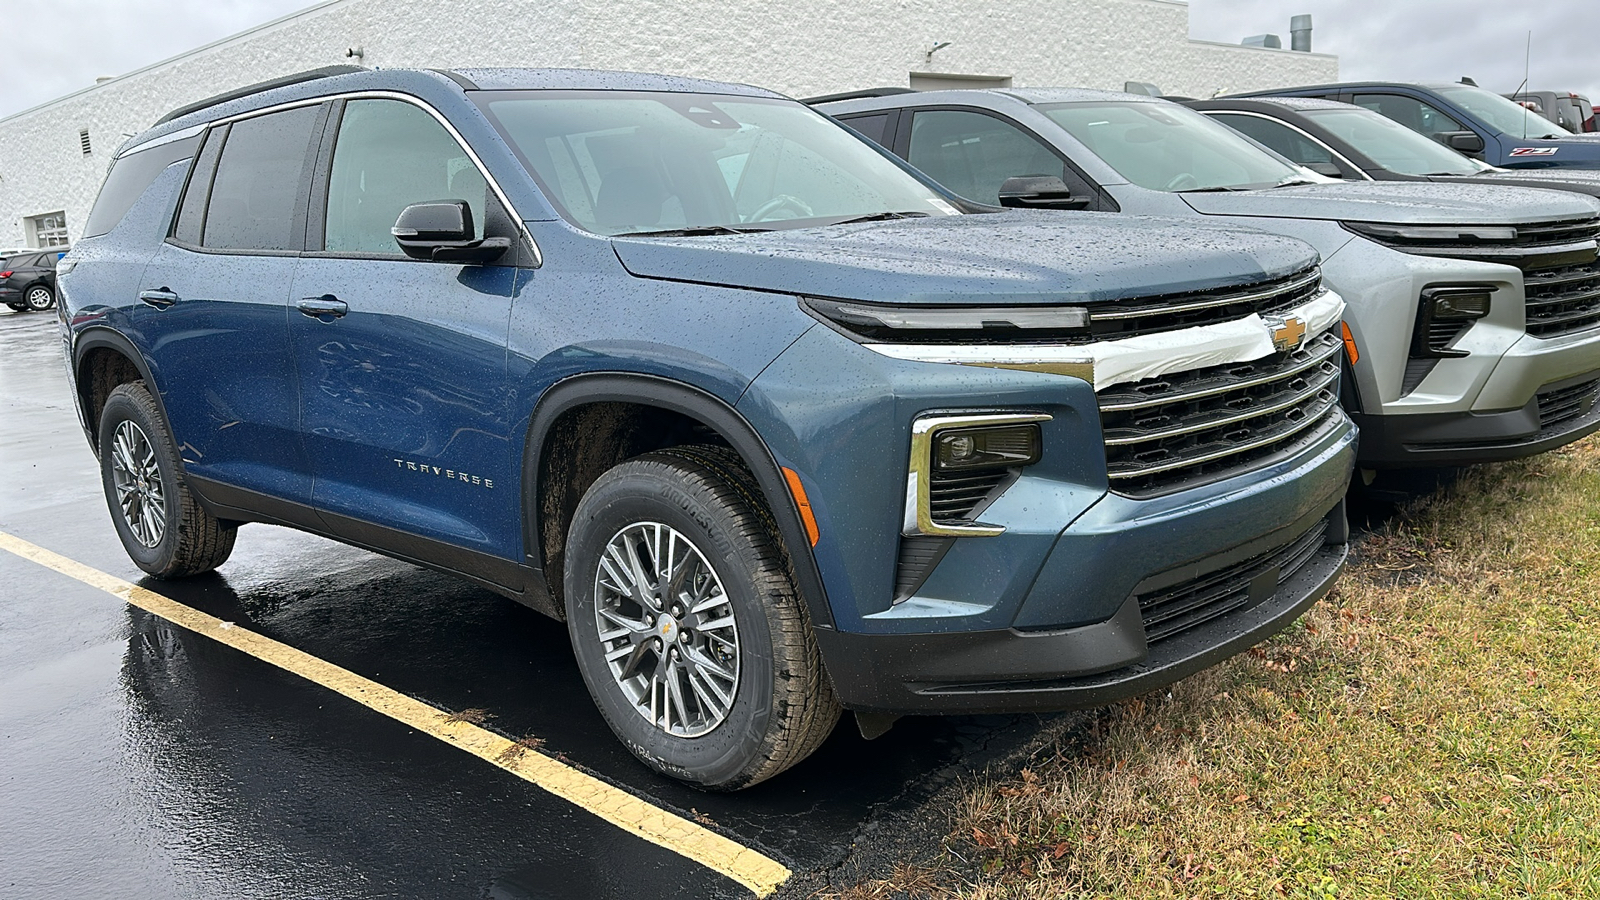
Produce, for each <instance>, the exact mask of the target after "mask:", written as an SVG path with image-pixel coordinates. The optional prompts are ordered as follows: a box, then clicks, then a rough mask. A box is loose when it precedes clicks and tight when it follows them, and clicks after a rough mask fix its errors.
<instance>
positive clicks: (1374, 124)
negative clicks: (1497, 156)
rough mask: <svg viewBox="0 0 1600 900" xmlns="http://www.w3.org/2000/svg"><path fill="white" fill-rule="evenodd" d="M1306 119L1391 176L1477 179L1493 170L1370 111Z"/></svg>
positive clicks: (1309, 114)
mask: <svg viewBox="0 0 1600 900" xmlns="http://www.w3.org/2000/svg"><path fill="white" fill-rule="evenodd" d="M1305 116H1306V118H1308V119H1311V120H1312V121H1314V122H1316V123H1317V124H1318V125H1320V126H1322V127H1323V128H1325V129H1327V130H1328V132H1329V133H1330V134H1333V135H1335V136H1337V137H1338V138H1339V139H1340V140H1342V141H1344V142H1345V143H1347V144H1349V145H1350V146H1352V147H1354V148H1356V149H1357V150H1360V151H1361V152H1362V153H1364V154H1366V155H1367V156H1370V157H1372V160H1373V161H1374V162H1376V163H1377V164H1378V165H1380V166H1383V167H1384V168H1385V169H1388V170H1389V171H1391V172H1399V173H1401V174H1402V175H1476V174H1478V173H1479V172H1482V171H1485V170H1487V169H1489V168H1490V167H1489V166H1486V165H1484V164H1483V163H1480V162H1478V161H1476V160H1472V159H1468V158H1467V157H1465V156H1462V155H1461V154H1459V153H1457V152H1455V151H1454V150H1451V149H1450V148H1449V147H1446V146H1445V145H1443V144H1441V143H1439V142H1438V141H1433V140H1429V139H1428V138H1425V137H1423V136H1422V135H1420V134H1418V133H1416V132H1415V131H1412V130H1411V129H1409V128H1407V127H1405V126H1404V125H1401V124H1400V123H1398V122H1395V121H1393V120H1392V119H1388V118H1385V117H1384V116H1380V115H1378V114H1377V113H1374V112H1372V111H1371V110H1366V109H1358V108H1356V107H1353V106H1352V107H1347V108H1345V109H1314V110H1307V111H1306V113H1305Z"/></svg>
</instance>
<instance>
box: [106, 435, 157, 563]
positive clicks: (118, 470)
mask: <svg viewBox="0 0 1600 900" xmlns="http://www.w3.org/2000/svg"><path fill="white" fill-rule="evenodd" d="M111 478H112V483H113V484H114V485H115V487H116V489H117V504H118V505H119V506H121V508H122V521H123V523H124V524H126V525H127V526H128V531H129V532H130V533H132V534H133V536H134V538H135V539H136V540H138V541H139V543H141V544H143V545H144V546H146V547H152V548H153V547H155V546H157V545H158V544H160V543H161V538H162V536H163V535H165V534H166V531H167V495H166V490H165V488H164V487H163V486H162V484H161V470H160V468H159V467H158V466H157V465H156V451H155V447H153V446H152V445H151V443H150V438H149V436H147V435H146V434H145V433H144V430H143V429H141V428H140V427H139V426H138V425H136V424H134V422H133V421H132V420H131V419H124V420H122V422H120V423H119V424H118V425H117V430H116V433H115V434H114V435H113V437H112V439H111Z"/></svg>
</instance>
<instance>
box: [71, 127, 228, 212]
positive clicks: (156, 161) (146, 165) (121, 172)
mask: <svg viewBox="0 0 1600 900" xmlns="http://www.w3.org/2000/svg"><path fill="white" fill-rule="evenodd" d="M199 143H200V139H199V138H198V137H192V138H187V139H185V140H181V141H173V142H171V143H167V144H162V145H160V146H157V147H151V148H149V149H148V150H136V151H135V152H133V153H127V154H124V155H122V156H119V157H117V160H116V162H113V163H112V164H111V172H110V173H109V174H107V175H106V183H105V184H104V185H102V186H101V188H100V196H98V197H96V198H95V201H94V208H93V209H91V210H90V211H89V219H88V221H87V222H85V223H84V226H83V236H84V237H95V236H97V235H102V234H105V233H106V232H108V231H110V230H111V229H113V228H115V227H117V223H118V222H121V221H122V217H123V216H125V215H127V214H128V210H130V209H132V208H133V204H134V202H135V201H137V200H138V199H139V197H141V196H142V195H143V194H144V192H145V189H147V188H149V187H150V184H151V182H153V181H155V180H156V176H157V175H160V174H161V172H162V170H164V169H166V167H167V166H170V165H172V164H173V163H175V162H177V161H178V160H181V159H188V158H190V157H192V156H194V150H195V147H196V146H198V145H199Z"/></svg>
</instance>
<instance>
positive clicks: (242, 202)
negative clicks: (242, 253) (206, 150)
mask: <svg viewBox="0 0 1600 900" xmlns="http://www.w3.org/2000/svg"><path fill="white" fill-rule="evenodd" d="M321 112H322V111H321V109H320V108H319V107H315V106H302V107H298V108H296V109H290V110H285V111H283V112H278V113H269V114H267V115H264V116H256V117H254V118H251V119H244V120H242V121H239V122H234V123H233V125H232V126H231V127H229V129H228V135H227V139H226V143H224V144H223V146H222V156H221V158H220V159H218V160H217V172H216V175H215V176H214V177H213V178H212V181H211V196H210V199H209V200H208V202H207V203H206V217H205V228H204V234H203V237H202V239H201V241H200V243H201V245H202V246H205V247H207V248H215V249H218V250H291V251H292V250H299V249H301V247H302V245H304V243H305V203H306V194H307V190H308V185H309V182H310V174H311V166H312V163H313V153H312V149H313V148H312V140H313V139H314V138H315V137H316V134H317V124H318V122H319V121H320V119H321Z"/></svg>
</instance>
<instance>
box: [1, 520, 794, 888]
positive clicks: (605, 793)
mask: <svg viewBox="0 0 1600 900" xmlns="http://www.w3.org/2000/svg"><path fill="white" fill-rule="evenodd" d="M0 550H7V551H10V552H11V553H14V554H16V555H17V556H20V557H22V558H23V559H27V560H31V561H33V562H36V563H38V564H39V565H41V566H44V567H45V568H48V569H54V570H55V571H57V572H60V573H61V574H63V575H67V576H69V577H71V578H75V579H77V580H78V581H81V582H83V583H84V584H87V585H89V586H91V587H95V588H99V589H100V590H102V591H105V592H107V593H109V594H113V595H115V596H117V597H120V598H121V599H123V600H126V601H127V602H129V603H131V604H133V605H134V606H137V607H139V608H140V609H143V610H145V611H146V612H149V613H152V614H154V615H157V616H160V617H161V618H163V619H166V620H167V621H169V622H172V623H173V624H175V625H181V626H183V627H184V628H187V629H189V630H190V631H193V632H194V633H195V634H199V635H204V636H205V637H208V638H211V639H213V640H215V641H218V642H220V643H223V644H227V645H228V646H230V647H232V648H234V649H235V650H242V651H244V652H245V653H248V654H250V655H251V656H254V657H256V658H257V659H260V660H262V661H264V662H267V663H271V664H272V665H274V666H277V667H278V668H280V669H283V670H284V671H287V672H293V673H294V674H296V675H299V676H300V677H302V678H305V679H308V680H310V681H314V682H316V683H317V684H320V685H322V686H323V687H325V688H328V689H330V690H333V691H337V692H339V693H340V694H343V695H344V696H346V697H349V698H350V699H352V700H354V701H356V702H357V703H360V704H362V705H364V706H368V707H370V708H372V709H374V710H377V711H378V712H380V713H382V714H384V715H386V716H388V717H389V718H391V719H394V720H395V721H398V722H404V723H405V724H406V725H408V726H410V727H412V728H415V729H416V730H418V731H420V732H423V733H424V734H428V735H432V736H433V737H436V738H438V739H439V740H441V741H444V742H445V743H447V744H450V745H452V746H455V747H459V748H461V749H462V750H465V751H467V752H468V753H471V754H472V755H474V756H477V757H479V758H480V759H484V760H487V761H488V762H490V763H493V764H494V765H496V766H499V767H500V768H502V769H505V770H506V771H508V772H511V773H512V774H514V775H517V776H518V777H520V778H523V779H525V780H527V781H531V782H533V783H534V784H536V785H538V786H539V787H541V788H544V789H545V790H546V791H549V792H550V793H552V794H555V795H556V796H557V797H560V798H562V799H564V800H567V801H569V802H571V803H573V804H576V805H577V806H581V807H583V808H584V809H586V810H588V811H589V812H591V813H593V814H595V815H596V816H599V817H600V818H602V819H605V820H606V821H607V822H610V823H611V824H613V825H615V826H617V827H618V828H621V829H622V830H624V831H627V832H630V833H632V834H635V835H638V836H639V837H641V838H644V839H645V840H647V841H650V842H651V843H653V844H657V845H659V846H661V847H665V848H666V849H668V850H671V851H672V852H674V853H677V854H679V855H680V856H685V857H688V858H689V859H692V860H694V861H695V862H697V863H700V864H701V865H703V866H705V867H706V868H708V869H711V870H712V871H714V872H718V873H721V874H722V875H726V876H727V877H728V878H731V879H733V880H734V881H737V882H739V883H740V884H742V885H744V886H745V887H747V888H749V889H750V890H751V891H754V892H755V894H756V896H757V897H765V896H767V895H768V894H770V893H772V892H773V891H774V890H776V889H777V887H778V885H780V884H782V883H783V882H784V881H786V880H788V878H789V875H790V872H789V870H788V869H787V868H785V867H784V866H783V864H781V863H779V862H778V861H777V860H774V859H771V858H770V857H767V856H764V855H762V854H761V853H758V852H757V851H755V850H752V849H751V848H749V847H746V846H744V845H743V844H740V843H737V842H736V841H732V840H729V839H728V838H725V837H723V836H722V835H720V834H717V833H716V832H714V831H711V830H710V829H707V828H705V827H704V826H702V825H699V824H697V823H695V822H692V821H690V820H688V819H685V818H683V817H682V816H678V815H674V814H673V813H670V812H668V811H666V810H664V809H661V808H660V807H657V806H653V805H651V804H650V803H647V802H645V801H644V800H641V799H639V798H638V797H635V796H634V795H632V794H630V793H628V792H627V791H624V790H622V789H620V788H617V787H615V786H613V785H610V784H607V783H606V782H604V781H601V780H600V779H598V778H595V777H594V776H592V775H588V774H586V773H584V772H581V771H579V770H577V769H575V768H573V767H572V766H569V765H567V764H566V763H563V762H561V761H560V760H558V759H555V758H553V757H550V756H547V755H545V754H543V753H540V752H538V751H537V750H534V749H531V748H529V747H527V746H524V745H522V744H518V743H516V742H514V741H511V740H508V739H507V738H504V737H501V736H500V735H498V734H495V733H493V732H491V731H488V730H486V729H483V728H480V727H478V726H477V725H474V724H472V723H471V722H464V721H460V720H459V719H455V718H453V717H451V716H450V714H448V713H444V712H441V711H439V710H438V709H435V708H434V707H432V706H429V705H428V704H426V703H423V702H422V701H420V700H414V699H412V698H410V697H407V696H405V695H404V694H401V693H399V692H397V691H394V690H392V689H390V688H387V687H384V686H383V685H381V684H378V683H377V682H375V681H372V680H370V679H367V678H362V677H361V676H360V675H357V674H355V673H354V672H351V671H349V670H347V669H342V668H340V667H339V666H336V665H334V664H333V663H330V662H327V661H325V660H322V659H318V658H317V657H315V656H312V655H310V654H309V653H305V652H303V651H300V650H296V649H295V648H293V647H290V646H289V645H288V644H282V643H279V642H278V641H275V640H273V639H271V638H268V637H263V636H262V635H259V634H256V633H255V632H253V631H249V630H247V629H244V628H240V627H238V626H237V625H234V624H233V623H232V622H224V621H222V620H221V619H218V618H216V617H215V616H209V615H206V614H205V613H203V612H200V611H199V610H197V609H193V608H191V607H188V606H184V605H183V604H182V603H179V602H177V601H175V600H172V599H170V598H168V597H163V596H162V595H160V594H157V593H155V592H153V591H149V590H146V589H145V588H142V587H139V586H138V585H135V584H130V583H128V582H126V581H123V580H122V579H120V578H117V577H116V576H114V575H108V574H106V573H105V572H101V571H99V570H98V569H92V568H90V567H88V566H86V565H84V564H82V563H80V562H76V561H74V560H71V559H68V558H66V557H65V556H61V555H60V554H58V553H53V552H51V551H49V550H46V549H45V548H43V547H40V546H38V545H36V544H31V543H29V542H27V541H25V540H22V539H21V538H18V537H13V536H12V535H9V534H6V533H5V532H0Z"/></svg>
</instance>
